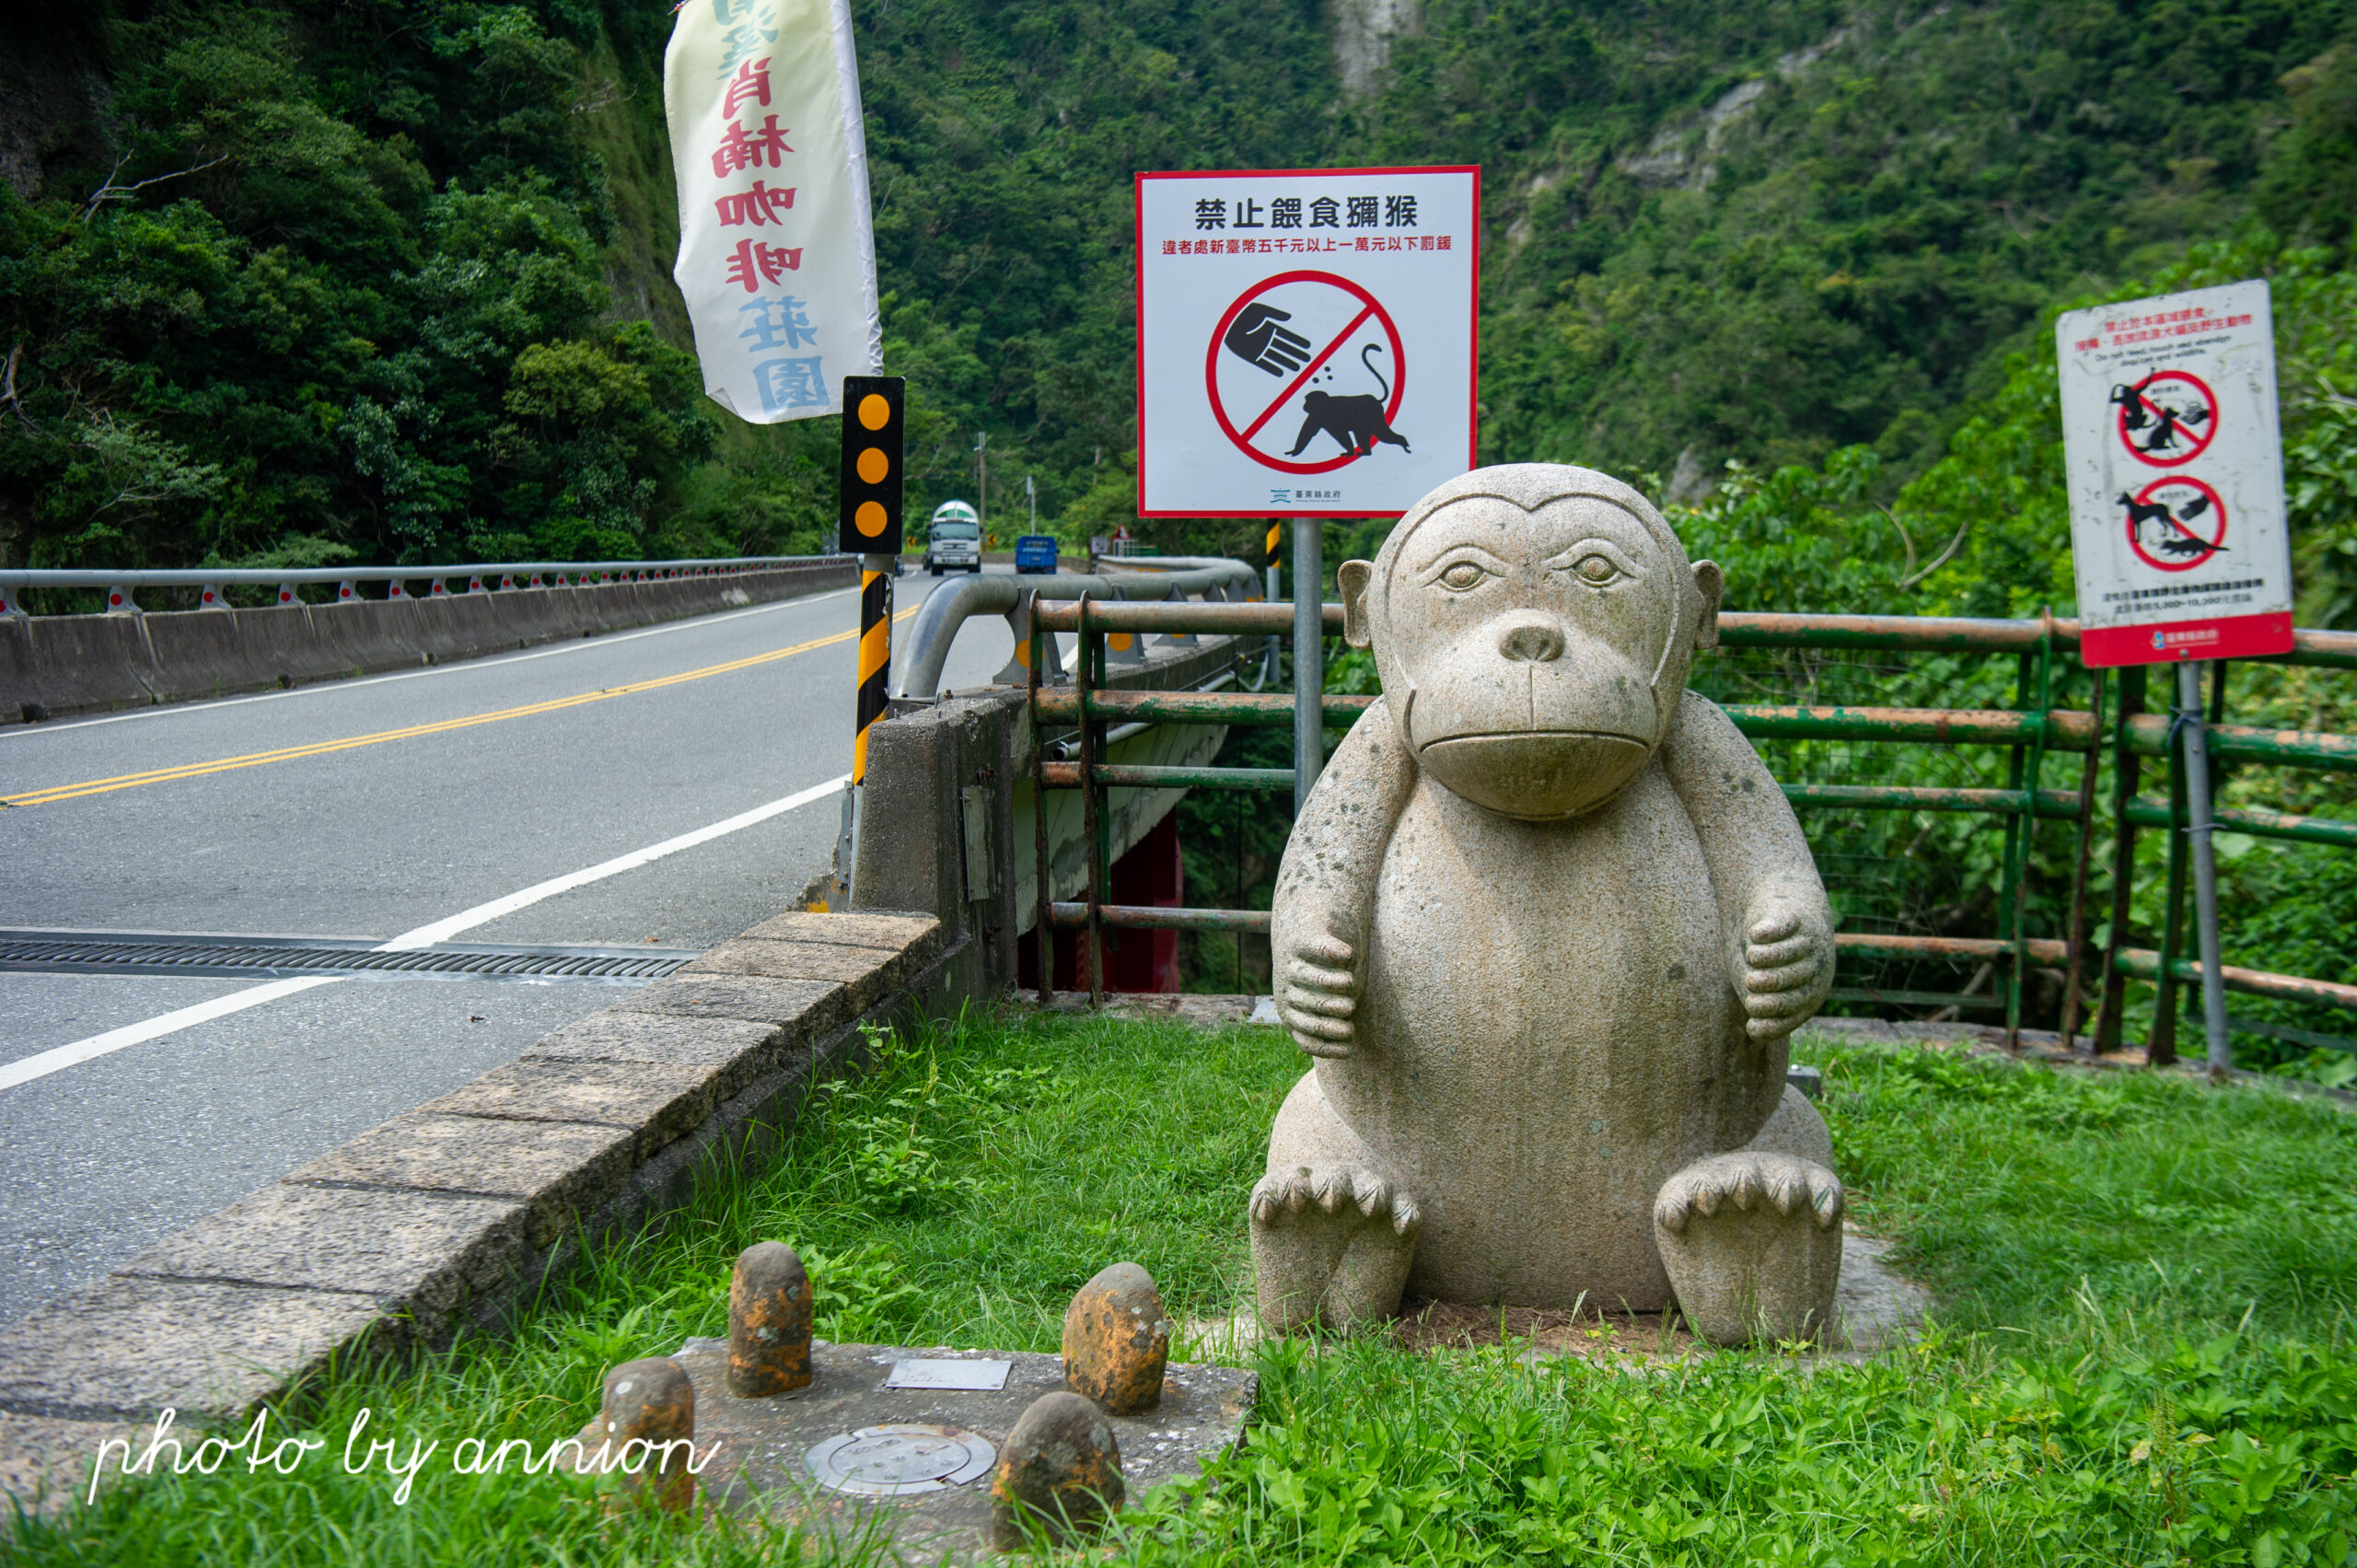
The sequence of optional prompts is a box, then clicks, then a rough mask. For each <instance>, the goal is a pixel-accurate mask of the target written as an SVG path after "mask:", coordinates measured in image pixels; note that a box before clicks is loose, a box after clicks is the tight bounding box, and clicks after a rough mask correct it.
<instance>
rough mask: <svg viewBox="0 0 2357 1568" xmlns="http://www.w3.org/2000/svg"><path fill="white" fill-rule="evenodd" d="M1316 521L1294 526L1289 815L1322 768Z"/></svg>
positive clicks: (1321, 610)
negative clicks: (1290, 808)
mask: <svg viewBox="0 0 2357 1568" xmlns="http://www.w3.org/2000/svg"><path fill="white" fill-rule="evenodd" d="M1319 527H1320V525H1319V523H1318V519H1317V518H1316V517H1295V519H1294V520H1293V810H1294V815H1295V816H1296V817H1298V816H1300V815H1301V813H1302V809H1303V807H1305V806H1306V805H1307V804H1308V801H1309V791H1310V787H1311V786H1312V785H1314V784H1317V783H1318V771H1319V770H1320V769H1322V768H1323V767H1325V765H1326V718H1325V712H1324V709H1323V708H1322V707H1321V705H1320V703H1321V700H1322V699H1323V698H1324V697H1325V695H1326V626H1325V615H1326V598H1325V582H1326V567H1325V563H1324V562H1323V561H1321V560H1320V559H1319V548H1320V545H1321V543H1322V542H1323V541H1322V540H1320V539H1319V537H1318V530H1319Z"/></svg>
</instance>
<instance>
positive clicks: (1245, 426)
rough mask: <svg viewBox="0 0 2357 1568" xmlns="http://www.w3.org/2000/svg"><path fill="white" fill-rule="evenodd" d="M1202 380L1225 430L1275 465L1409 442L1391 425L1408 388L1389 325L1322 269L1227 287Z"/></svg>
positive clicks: (1317, 461) (1320, 461) (1321, 462)
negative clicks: (1233, 292) (1231, 294)
mask: <svg viewBox="0 0 2357 1568" xmlns="http://www.w3.org/2000/svg"><path fill="white" fill-rule="evenodd" d="M1203 385H1204V387H1205V389H1207V390H1208V391H1209V393H1210V394H1211V404H1212V415H1213V418H1215V419H1217V420H1218V421H1219V427H1220V429H1221V430H1222V431H1223V432H1225V435H1226V436H1227V438H1228V439H1229V440H1230V441H1233V442H1234V443H1235V444H1236V445H1237V448H1238V449H1240V450H1241V451H1242V452H1244V454H1245V455H1246V456H1248V457H1249V458H1250V459H1252V460H1253V461H1255V462H1257V463H1260V465H1262V466H1263V467H1266V468H1271V469H1275V470H1278V471H1279V472H1281V473H1304V474H1308V473H1330V472H1332V471H1333V470H1336V469H1339V468H1341V467H1342V466H1343V465H1344V464H1346V463H1352V462H1355V461H1357V460H1358V459H1362V458H1365V457H1370V456H1372V455H1373V454H1374V452H1375V450H1376V447H1378V446H1379V445H1386V444H1387V445H1390V446H1394V447H1399V449H1400V450H1401V451H1402V452H1408V451H1411V450H1412V448H1411V447H1410V446H1409V444H1408V437H1407V436H1404V435H1402V434H1401V433H1400V432H1399V430H1397V429H1396V428H1394V425H1393V422H1394V421H1395V420H1397V419H1398V418H1399V404H1400V401H1401V400H1402V399H1403V398H1405V397H1406V395H1407V389H1408V366H1407V354H1406V352H1405V350H1404V348H1403V347H1402V344H1401V343H1400V337H1399V326H1398V325H1397V323H1395V322H1394V321H1393V320H1392V319H1391V313H1390V312H1389V311H1387V310H1386V309H1385V308H1383V303H1382V301H1380V300H1378V299H1377V298H1376V296H1374V295H1373V294H1371V293H1369V292H1368V291H1367V290H1366V289H1364V288H1363V287H1361V286H1360V285H1357V284H1355V283H1353V282H1352V281H1351V280H1350V279H1348V278H1344V277H1337V276H1335V275H1334V274H1333V273H1320V272H1289V273H1278V274H1277V275H1276V276H1274V277H1270V278H1263V279H1261V280H1260V282H1259V283H1256V284H1254V285H1252V286H1251V287H1250V288H1248V289H1246V290H1245V291H1244V292H1243V293H1242V294H1240V295H1238V296H1237V297H1236V299H1235V301H1234V302H1233V303H1231V304H1230V305H1229V306H1228V308H1227V309H1226V312H1225V314H1223V315H1222V316H1221V317H1220V319H1219V321H1218V323H1217V324H1216V325H1215V326H1213V329H1212V332H1211V342H1210V343H1209V345H1208V346H1207V348H1206V350H1205V353H1204V356H1203ZM1303 459H1307V460H1306V461H1305V460H1303Z"/></svg>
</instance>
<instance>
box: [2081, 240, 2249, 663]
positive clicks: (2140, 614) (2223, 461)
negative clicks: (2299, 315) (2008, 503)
mask: <svg viewBox="0 0 2357 1568" xmlns="http://www.w3.org/2000/svg"><path fill="white" fill-rule="evenodd" d="M2054 331H2055V346H2056V350H2057V358H2058V361H2059V363H2060V365H2061V377H2062V384H2061V396H2062V439H2063V453H2064V458H2065V462H2066V466H2067V468H2068V470H2069V481H2070V488H2071V548H2072V557H2073V563H2075V565H2076V568H2077V575H2078V587H2079V624H2080V642H2079V647H2080V656H2081V657H2082V658H2084V660H2085V662H2086V663H2087V664H2089V665H2127V664H2158V663H2165V662H2171V661H2175V660H2177V659H2204V658H2247V657H2252V656H2258V655H2263V654H2280V653H2285V652H2288V651H2290V649H2291V646H2292V555H2291V542H2290V536H2289V532H2288V530H2287V529H2286V528H2285V525H2284V517H2283V453H2282V437H2281V436H2280V434H2279V432H2278V428H2277V424H2276V407H2275V336H2274V327H2273V322H2272V319H2271V317H2270V312H2269V308H2268V293H2267V285H2266V284H2265V282H2263V281H2254V282H2250V283H2238V284H2229V285H2224V286H2223V287H2219V288H2203V289H2195V290H2192V291H2190V292H2189V293H2185V294H2171V295H2164V296H2160V297H2158V298H2154V299H2135V300H2129V301H2126V302H2124V303H2121V304H2118V305H2105V306H2098V307H2096V308H2094V309H2091V310H2074V311H2073V312H2071V313H2070V314H2069V315H2066V316H2064V317H2063V318H2062V319H2061V320H2059V321H2057V322H2056V323H2055V328H2054Z"/></svg>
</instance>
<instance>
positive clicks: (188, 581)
mask: <svg viewBox="0 0 2357 1568" xmlns="http://www.w3.org/2000/svg"><path fill="white" fill-rule="evenodd" d="M849 559H851V557H848V556H835V555H737V556H717V557H711V558H704V559H696V560H686V561H506V562H489V563H480V562H470V563H460V564H458V565H453V566H302V567H263V568H255V567H228V566H220V567H214V566H203V567H190V568H185V569H159V570H156V571H129V570H125V571H87V570H83V569H81V568H78V567H75V568H70V569H67V568H50V567H29V568H17V569H13V570H6V571H0V614H6V615H23V614H26V613H27V611H26V610H25V608H24V597H23V596H24V592H25V590H26V589H28V588H99V589H102V590H104V592H105V595H106V608H107V612H108V613H109V614H114V615H136V614H138V613H140V606H139V603H138V600H137V597H136V596H137V592H138V590H139V589H141V588H194V589H196V590H197V605H196V607H197V608H198V609H199V610H227V609H229V608H230V604H229V599H228V594H227V592H226V590H227V589H228V588H229V587H233V586H238V587H274V588H276V589H277V591H278V603H279V604H281V605H283V606H291V605H296V604H301V603H304V602H306V601H305V600H304V599H303V598H302V594H301V589H302V587H303V586H304V585H306V584H318V585H327V584H333V585H334V587H335V590H336V593H335V602H337V603H339V604H343V603H350V602H352V601H353V600H355V599H358V598H361V597H363V596H362V595H361V592H360V585H362V584H363V583H383V584H385V585H386V593H385V597H386V598H393V599H400V598H455V597H457V595H454V594H453V593H452V591H451V589H450V587H449V585H450V584H451V583H454V582H456V583H463V584H464V585H465V586H464V587H461V588H459V590H458V593H459V594H468V593H496V592H500V591H503V590H513V589H517V588H556V587H596V586H597V585H598V584H602V583H635V582H653V581H662V580H668V579H670V578H675V577H719V576H734V575H739V574H742V573H746V572H761V571H771V570H774V569H775V568H777V567H780V566H792V565H800V564H802V563H807V562H819V561H836V560H849ZM412 583H424V584H427V585H428V587H427V589H426V591H425V592H424V593H423V594H412V593H411V592H410V591H409V587H408V585H410V584H412Z"/></svg>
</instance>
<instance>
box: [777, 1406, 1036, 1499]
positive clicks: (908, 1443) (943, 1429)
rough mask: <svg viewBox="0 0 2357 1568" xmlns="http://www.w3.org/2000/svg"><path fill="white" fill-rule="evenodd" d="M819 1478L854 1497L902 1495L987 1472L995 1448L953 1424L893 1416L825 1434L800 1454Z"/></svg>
mask: <svg viewBox="0 0 2357 1568" xmlns="http://www.w3.org/2000/svg"><path fill="white" fill-rule="evenodd" d="M803 1458H804V1462H805V1463H807V1464H808V1465H809V1467H810V1473H811V1474H812V1475H813V1476H816V1477H817V1478H818V1481H819V1485H821V1486H823V1487H826V1488H828V1489H829V1490H830V1491H833V1492H842V1493H850V1494H851V1495H852V1496H853V1497H905V1496H908V1495H910V1494H911V1493H919V1492H941V1491H944V1490H946V1489H947V1488H949V1487H953V1486H963V1485H964V1484H965V1483H966V1482H968V1481H972V1480H974V1479H975V1478H976V1477H978V1476H981V1475H985V1474H988V1473H989V1471H990V1468H991V1466H992V1465H993V1464H994V1463H996V1462H997V1459H998V1450H997V1449H995V1448H993V1446H991V1444H990V1441H989V1440H988V1439H987V1438H983V1437H980V1436H977V1435H975V1434H973V1433H970V1432H968V1431H965V1430H963V1429H962V1428H959V1427H955V1426H935V1425H928V1424H924V1423H915V1422H896V1423H892V1424H891V1425H888V1426H863V1427H861V1428H860V1429H859V1430H858V1431H856V1432H846V1433H843V1434H841V1435H840V1436H835V1437H830V1438H828V1439H827V1440H826V1441H825V1442H824V1443H821V1444H819V1446H817V1447H815V1448H813V1449H811V1450H810V1452H809V1453H808V1454H807V1455H805V1456H804V1457H803Z"/></svg>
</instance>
